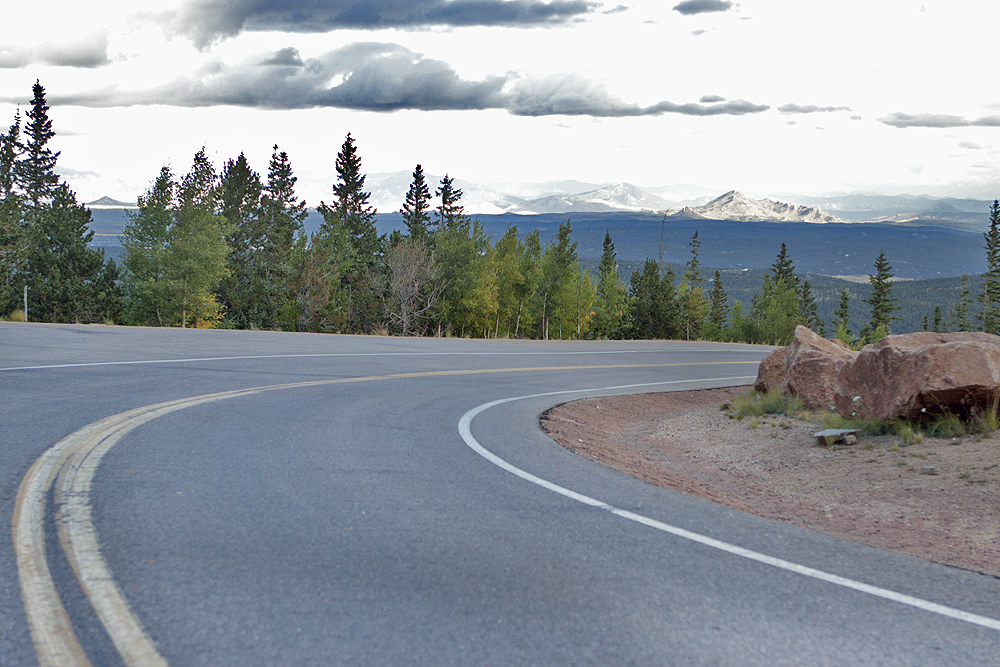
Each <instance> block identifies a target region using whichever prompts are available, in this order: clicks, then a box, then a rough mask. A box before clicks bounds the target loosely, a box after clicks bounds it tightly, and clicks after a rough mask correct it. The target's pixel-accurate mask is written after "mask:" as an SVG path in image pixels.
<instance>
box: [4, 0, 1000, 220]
mask: <svg viewBox="0 0 1000 667" xmlns="http://www.w3.org/2000/svg"><path fill="white" fill-rule="evenodd" d="M623 2H624V3H625V4H615V3H605V4H601V3H598V2H591V1H590V0H545V1H543V0H284V1H282V2H272V1H268V0H128V1H127V2H125V1H123V0H111V1H110V2H101V3H80V2H69V1H67V0H53V1H51V2H48V3H45V5H44V10H40V9H39V8H40V7H41V6H40V5H37V4H34V5H32V4H31V3H17V5H15V6H13V7H9V8H5V10H4V14H5V16H4V22H3V24H2V25H0V127H6V126H7V125H8V124H9V123H10V121H12V120H13V117H14V112H15V109H16V108H17V105H18V104H20V105H21V107H22V109H24V108H25V107H26V106H27V103H28V101H29V100H30V98H31V86H32V84H33V83H34V82H35V80H36V79H37V80H39V81H41V83H42V85H43V86H45V89H46V92H47V96H48V101H49V104H50V106H51V107H52V108H51V111H50V117H51V118H52V119H53V123H54V127H55V130H56V132H57V137H56V139H54V140H53V147H54V148H55V149H56V150H60V151H62V155H61V156H60V159H59V171H60V172H61V173H62V174H63V176H64V178H65V179H66V180H67V181H68V182H69V183H70V185H71V187H73V188H74V189H75V190H76V191H77V192H78V195H79V198H80V200H81V201H91V200H93V199H96V198H98V197H100V196H105V195H106V196H111V197H114V198H116V199H123V200H130V199H131V200H134V198H135V197H136V196H137V195H138V194H140V193H141V192H142V191H144V190H145V189H146V188H147V187H148V186H149V185H150V183H151V182H152V180H153V179H154V178H155V177H156V175H157V173H158V172H159V169H160V167H161V166H162V165H164V164H169V165H170V166H171V167H172V168H173V170H174V172H175V173H178V174H183V173H185V172H186V171H187V169H188V168H189V167H190V164H191V158H192V157H193V155H194V153H195V152H196V151H197V150H198V149H199V148H200V147H202V146H205V148H206V151H207V153H208V154H209V156H210V157H211V158H212V159H213V162H214V163H215V165H216V168H221V166H222V163H223V162H224V161H225V160H226V159H229V158H233V157H236V156H237V155H238V154H239V153H240V152H244V153H246V155H247V158H248V159H249V160H250V163H251V165H252V166H253V167H254V168H255V169H256V170H257V171H259V172H261V173H262V174H264V173H266V170H267V163H268V158H269V157H270V154H271V147H272V146H273V145H274V144H278V145H279V146H280V148H281V149H283V150H285V151H287V152H288V154H289V156H290V158H291V161H292V166H293V168H294V169H295V173H296V175H297V176H298V177H299V194H300V196H301V197H303V198H305V199H306V200H307V201H308V203H309V204H310V205H316V204H318V203H319V200H320V199H326V200H330V199H331V194H330V193H331V186H332V184H333V182H334V179H335V170H334V159H335V156H336V153H337V151H338V150H339V148H340V145H341V144H342V143H343V140H344V136H345V135H346V134H347V133H348V132H351V133H352V135H353V136H354V138H355V139H356V142H357V146H358V151H359V155H360V156H361V159H362V166H363V168H364V170H365V171H366V172H368V173H375V172H393V171H403V170H407V171H410V170H412V169H413V167H414V165H415V164H417V163H418V162H419V163H421V164H422V165H423V167H424V170H425V171H426V172H428V173H445V172H448V173H450V174H451V175H452V176H454V177H457V178H460V179H464V180H468V181H473V182H478V183H483V184H490V183H496V182H539V181H550V180H560V179H577V180H581V181H587V182H595V183H596V182H623V181H625V182H630V183H635V184H637V185H642V186H667V185H674V184H697V185H701V186H703V187H706V188H712V189H717V190H718V191H719V193H722V192H724V191H726V190H731V189H738V190H741V191H743V192H746V193H748V194H753V195H756V196H771V197H776V196H780V195H783V194H784V195H787V194H794V193H800V194H810V195H818V194H825V193H834V192H845V193H846V192H881V193H885V194H896V193H910V194H931V195H937V196H959V197H976V198H981V199H993V198H995V197H997V196H1000V178H998V177H1000V166H998V164H997V161H996V157H997V154H998V152H1000V99H997V97H996V93H995V92H994V91H993V90H992V77H991V76H990V74H992V67H991V65H992V64H993V63H994V62H995V61H996V47H995V40H993V39H992V37H991V29H993V28H994V27H995V26H996V25H1000V21H998V19H1000V3H995V2H982V1H981V0H877V1H875V2H873V1H872V0H839V1H838V2H802V1H801V0H744V1H743V2H731V1H730V0H682V1H679V2H678V0H667V2H658V1H656V0H636V1H632V2H629V1H628V0H623ZM3 114H6V116H4V115H3Z"/></svg>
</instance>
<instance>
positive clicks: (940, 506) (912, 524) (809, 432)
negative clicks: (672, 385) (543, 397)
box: [541, 387, 1000, 577]
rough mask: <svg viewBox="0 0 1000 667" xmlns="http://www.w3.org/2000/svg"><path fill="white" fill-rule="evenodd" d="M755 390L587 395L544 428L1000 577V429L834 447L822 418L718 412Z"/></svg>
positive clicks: (672, 477)
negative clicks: (822, 438) (822, 441)
mask: <svg viewBox="0 0 1000 667" xmlns="http://www.w3.org/2000/svg"><path fill="white" fill-rule="evenodd" d="M749 390H750V387H733V388H727V389H710V390H702V391H690V392H668V393H658V394H639V395H630V396H612V397H602V398H592V399H583V400H579V401H573V402H571V403H565V404H563V405H560V406H557V407H555V408H552V409H551V410H549V411H547V412H546V413H545V414H544V415H543V416H542V420H541V423H542V427H543V428H544V429H545V431H546V432H547V433H548V434H549V436H550V437H552V438H553V439H554V440H555V441H556V442H558V443H559V444H561V445H563V446H565V447H567V448H569V449H571V450H573V451H575V452H577V453H579V454H581V455H582V456H585V457H587V458H589V459H591V460H593V461H596V462H598V463H601V464H603V465H607V466H610V467H612V468H615V469H617V470H620V471H622V472H624V473H627V474H629V475H632V476H634V477H637V478H639V479H642V480H644V481H647V482H649V483H651V484H656V485H658V486H662V487H665V488H668V489H673V490H675V491H681V492H683V493H687V494H690V495H693V496H697V497H699V498H704V499H706V500H710V501H712V502H716V503H720V504H723V505H727V506H729V507H732V508H734V509H738V510H741V511H744V512H749V513H752V514H756V515H758V516H763V517H767V518H770V519H775V520H778V521H784V522H787V523H791V524H794V525H797V526H802V527H804V528H809V529H812V530H816V531H819V532H823V533H827V534H830V535H835V536H837V537H843V538H846V539H850V540H856V541H859V542H864V543H866V544H870V545H872V546H876V547H881V548H884V549H890V550H893V551H898V552H900V553H905V554H908V555H911V556H917V557H920V558H924V559H927V560H932V561H936V562H940V563H946V564H948V565H953V566H956V567H962V568H967V569H971V570H976V571H979V572H983V573H986V574H991V575H994V576H998V577H1000V432H998V433H994V434H993V435H992V436H989V437H983V436H967V437H963V438H958V439H937V438H928V439H925V440H924V441H923V442H921V443H917V444H911V445H908V446H901V445H900V442H899V439H898V438H894V437H888V436H883V437H863V438H862V439H861V441H860V442H859V443H858V444H857V445H853V446H833V447H829V446H824V445H819V444H817V442H816V439H815V438H814V437H813V433H815V432H816V431H818V430H820V429H821V428H822V426H820V425H817V424H815V423H813V422H807V421H801V420H797V419H792V418H788V417H781V416H776V417H766V418H763V419H761V420H760V421H759V423H757V424H756V425H754V422H753V420H751V419H750V418H745V419H743V420H740V421H737V420H735V419H730V418H729V417H727V413H726V412H724V411H721V410H720V409H719V406H720V404H721V403H723V402H724V401H725V400H726V399H727V398H731V397H733V396H737V395H739V394H743V393H745V392H747V391H749Z"/></svg>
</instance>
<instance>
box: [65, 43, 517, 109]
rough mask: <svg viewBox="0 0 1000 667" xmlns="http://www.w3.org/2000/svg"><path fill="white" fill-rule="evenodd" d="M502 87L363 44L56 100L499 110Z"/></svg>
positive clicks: (392, 48) (283, 54) (217, 65)
mask: <svg viewBox="0 0 1000 667" xmlns="http://www.w3.org/2000/svg"><path fill="white" fill-rule="evenodd" d="M505 81H506V80H505V79H504V78H503V77H487V78H486V79H484V80H483V81H465V80H462V79H461V78H460V77H459V76H458V74H457V73H456V72H455V71H454V70H453V69H452V68H451V66H449V65H448V64H447V63H444V62H441V61H439V60H431V59H428V58H423V57H421V56H420V55H419V54H415V53H413V52H412V51H409V50H407V49H405V48H403V47H401V46H398V45H395V44H380V43H360V44H352V45H350V46H347V47H344V48H342V49H338V50H336V51H333V52H331V53H328V54H326V55H324V56H321V57H319V58H314V59H308V60H303V59H302V58H301V56H300V55H299V53H298V51H296V50H295V49H282V50H281V51H278V52H276V53H274V54H272V55H271V56H269V57H267V58H265V59H263V60H259V59H258V60H257V61H256V62H248V63H243V64H240V65H236V66H228V65H225V64H224V63H222V62H220V61H214V62H212V63H210V64H209V65H206V66H204V67H202V68H201V69H199V70H198V71H196V72H194V73H193V74H192V75H190V76H184V77H179V78H177V79H175V80H174V81H173V82H171V83H169V84H167V85H165V86H161V87H159V88H154V89H151V90H148V91H136V92H126V91H117V90H114V89H107V90H102V91H94V92H91V93H84V94H81V95H76V96H73V95H67V96H62V97H59V98H58V101H59V102H60V103H63V104H80V105H83V106H108V107H110V106H133V105H146V104H165V105H172V106H184V107H208V106H219V105H234V106H244V107H257V108H264V109H306V108H316V107H336V108H344V109H360V110H369V111H396V110H399V109H421V110H439V109H492V108H499V107H501V106H502V105H501V99H502V96H501V88H502V87H503V85H504V83H505ZM56 99H57V98H56V97H53V100H56Z"/></svg>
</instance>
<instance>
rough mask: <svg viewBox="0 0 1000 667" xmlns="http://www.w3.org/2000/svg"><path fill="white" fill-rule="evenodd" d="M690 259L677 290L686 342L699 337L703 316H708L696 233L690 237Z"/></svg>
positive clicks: (682, 331) (682, 329) (699, 244)
mask: <svg viewBox="0 0 1000 667" xmlns="http://www.w3.org/2000/svg"><path fill="white" fill-rule="evenodd" d="M690 246H691V257H690V258H689V259H688V262H687V265H686V268H685V270H684V274H683V275H682V276H681V284H680V287H679V288H678V290H677V301H678V304H679V306H680V316H681V333H682V334H683V335H684V337H685V338H686V339H687V340H692V339H697V338H700V337H701V330H702V326H703V324H704V322H705V316H706V315H707V314H708V302H707V301H706V300H705V291H704V289H703V288H702V286H701V282H702V276H701V262H700V261H699V260H698V248H699V247H701V242H700V241H699V240H698V232H695V233H694V234H693V235H692V236H691V243H690Z"/></svg>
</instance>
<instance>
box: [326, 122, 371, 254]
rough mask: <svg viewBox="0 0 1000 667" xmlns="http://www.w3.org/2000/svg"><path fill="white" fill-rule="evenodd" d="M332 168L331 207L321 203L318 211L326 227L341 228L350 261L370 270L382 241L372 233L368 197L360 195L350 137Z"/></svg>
mask: <svg viewBox="0 0 1000 667" xmlns="http://www.w3.org/2000/svg"><path fill="white" fill-rule="evenodd" d="M336 168H337V182H336V183H335V184H334V186H333V196H334V202H333V205H332V206H327V204H326V202H321V203H320V205H319V211H320V213H322V214H323V217H324V219H326V221H327V223H328V224H330V225H342V226H343V227H344V228H345V229H346V231H347V238H348V241H349V243H350V248H351V251H352V254H353V256H354V260H355V261H356V262H357V263H358V264H359V265H360V266H362V267H364V268H366V269H372V268H374V266H375V264H376V259H377V257H378V255H379V254H380V253H381V251H382V242H383V239H382V238H381V237H379V235H378V232H377V231H376V229H375V215H376V211H375V207H373V206H371V204H369V201H368V200H369V198H370V197H371V193H370V192H365V191H364V187H365V175H364V174H363V173H362V172H361V157H360V156H359V155H358V149H357V147H356V146H355V145H354V138H353V137H351V134H350V133H348V134H347V138H346V139H344V144H343V146H341V148H340V152H339V153H338V154H337V162H336Z"/></svg>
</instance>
